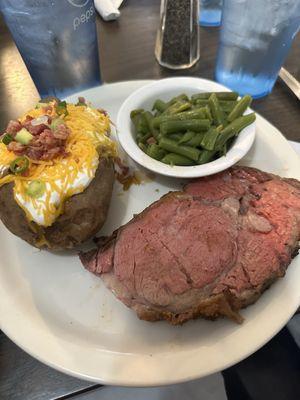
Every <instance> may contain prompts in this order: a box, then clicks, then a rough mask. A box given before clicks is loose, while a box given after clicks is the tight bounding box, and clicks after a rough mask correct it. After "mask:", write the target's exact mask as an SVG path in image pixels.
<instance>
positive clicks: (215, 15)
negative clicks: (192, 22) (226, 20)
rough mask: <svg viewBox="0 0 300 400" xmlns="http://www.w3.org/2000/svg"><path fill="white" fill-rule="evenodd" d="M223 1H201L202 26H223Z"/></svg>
mask: <svg viewBox="0 0 300 400" xmlns="http://www.w3.org/2000/svg"><path fill="white" fill-rule="evenodd" d="M222 5H223V0H200V21H199V22H200V25H201V26H219V25H221V18H222Z"/></svg>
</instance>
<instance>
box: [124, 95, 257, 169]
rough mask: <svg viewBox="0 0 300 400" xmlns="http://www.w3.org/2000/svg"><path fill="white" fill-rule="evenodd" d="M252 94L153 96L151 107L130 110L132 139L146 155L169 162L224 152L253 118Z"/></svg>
mask: <svg viewBox="0 0 300 400" xmlns="http://www.w3.org/2000/svg"><path fill="white" fill-rule="evenodd" d="M251 102H252V98H251V96H248V95H246V96H244V97H242V98H241V99H239V100H238V94H237V93H235V92H207V93H206V92H201V93H196V94H193V95H192V96H191V97H189V96H187V95H186V94H180V95H178V96H175V97H173V98H171V99H170V100H169V101H163V100H161V99H159V98H158V99H156V100H155V101H154V102H153V106H152V110H151V111H149V110H145V109H142V108H139V109H135V110H132V111H131V113H130V118H131V121H132V124H133V126H134V139H135V141H136V143H137V145H138V147H139V148H140V149H141V150H142V151H143V152H144V153H145V154H147V155H148V156H149V157H151V158H153V159H155V160H157V161H160V162H162V163H164V164H168V165H170V166H186V167H188V166H196V165H202V164H206V163H209V162H211V161H214V160H216V159H218V158H220V157H222V156H226V154H227V152H228V151H229V149H230V148H231V146H232V144H233V143H234V141H235V140H236V138H237V136H238V135H239V133H240V132H241V131H242V130H243V129H244V128H246V127H247V126H248V125H250V124H252V123H253V122H254V121H255V114H254V113H248V114H245V115H244V113H245V111H246V110H247V109H248V107H249V106H250V104H251Z"/></svg>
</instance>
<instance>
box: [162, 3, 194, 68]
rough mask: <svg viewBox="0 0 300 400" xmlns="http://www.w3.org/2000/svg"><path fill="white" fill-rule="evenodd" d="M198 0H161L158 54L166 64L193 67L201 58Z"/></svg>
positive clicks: (172, 66)
mask: <svg viewBox="0 0 300 400" xmlns="http://www.w3.org/2000/svg"><path fill="white" fill-rule="evenodd" d="M199 37H200V32H199V0H161V8H160V26H159V28H158V31H157V38H156V45H155V56H156V59H157V61H158V62H159V64H160V65H162V66H163V67H167V68H171V69H184V68H190V67H191V66H192V65H194V64H195V63H196V62H197V61H198V59H199V57H200V46H199Z"/></svg>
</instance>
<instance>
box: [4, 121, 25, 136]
mask: <svg viewBox="0 0 300 400" xmlns="http://www.w3.org/2000/svg"><path fill="white" fill-rule="evenodd" d="M21 129H22V124H21V123H20V122H19V121H13V120H11V121H9V123H8V125H7V128H6V131H5V132H7V133H9V134H11V135H15V134H16V133H17V132H19V130H21Z"/></svg>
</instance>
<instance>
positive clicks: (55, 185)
mask: <svg viewBox="0 0 300 400" xmlns="http://www.w3.org/2000/svg"><path fill="white" fill-rule="evenodd" d="M109 131H110V121H109V117H108V116H107V114H106V113H105V112H103V110H96V109H93V108H91V107H90V106H88V105H86V104H85V102H84V101H83V100H82V99H81V101H79V102H78V103H77V104H76V105H74V104H67V103H65V102H60V101H58V100H50V101H49V102H47V103H38V105H37V107H36V108H35V109H34V110H31V111H29V112H28V113H26V114H25V115H24V116H23V117H21V118H20V119H19V120H17V121H10V123H9V124H8V126H7V129H6V131H5V133H3V134H2V136H1V143H0V218H1V220H2V222H3V223H4V225H5V226H6V227H7V228H8V229H9V230H10V231H11V232H12V233H14V234H15V235H17V236H19V237H20V238H22V239H24V240H26V241H27V242H28V243H30V244H31V245H33V246H35V247H38V248H49V249H53V250H58V249H67V248H73V247H74V246H76V245H79V244H81V243H82V242H84V241H85V240H87V239H89V238H91V237H92V236H93V235H95V234H96V233H97V231H98V230H99V229H100V228H101V227H102V225H103V223H104V221H105V219H106V215H107V212H108V208H109V203H110V199H111V193H112V188H113V183H114V162H113V161H114V158H115V156H116V146H115V143H114V142H113V141H112V140H111V139H110V138H109Z"/></svg>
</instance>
